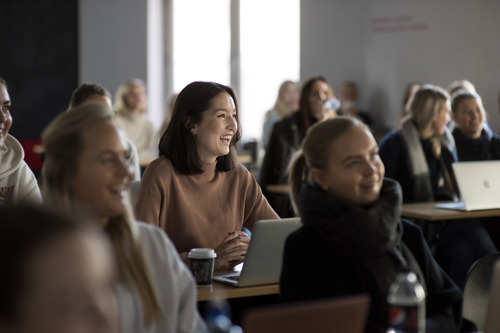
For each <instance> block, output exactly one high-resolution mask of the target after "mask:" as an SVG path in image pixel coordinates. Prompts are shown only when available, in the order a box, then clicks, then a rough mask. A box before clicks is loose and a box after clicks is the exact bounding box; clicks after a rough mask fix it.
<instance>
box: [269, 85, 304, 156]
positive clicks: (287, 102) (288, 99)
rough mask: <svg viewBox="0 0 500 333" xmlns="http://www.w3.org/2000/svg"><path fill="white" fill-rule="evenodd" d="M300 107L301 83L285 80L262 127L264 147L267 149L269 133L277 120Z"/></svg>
mask: <svg viewBox="0 0 500 333" xmlns="http://www.w3.org/2000/svg"><path fill="white" fill-rule="evenodd" d="M298 109H299V84H298V83H297V82H294V81H290V80H286V81H284V82H283V83H282V84H281V85H280V87H279V90H278V97H277V98H276V102H275V103H274V106H273V108H272V109H271V110H269V111H267V112H266V114H265V116H264V126H263V128H262V147H263V148H264V149H265V148H266V146H267V142H268V141H269V135H271V130H272V129H273V126H274V124H275V123H276V122H278V121H280V120H281V119H283V118H285V117H286V116H288V115H290V114H291V113H292V112H293V111H296V110H298Z"/></svg>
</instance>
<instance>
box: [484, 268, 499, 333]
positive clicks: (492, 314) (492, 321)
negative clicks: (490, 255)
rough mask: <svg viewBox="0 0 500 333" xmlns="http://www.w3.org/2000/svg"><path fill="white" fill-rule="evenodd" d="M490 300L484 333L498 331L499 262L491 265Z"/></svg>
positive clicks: (496, 332)
mask: <svg viewBox="0 0 500 333" xmlns="http://www.w3.org/2000/svg"><path fill="white" fill-rule="evenodd" d="M489 295H490V300H489V304H488V309H487V310H486V320H485V323H484V328H483V331H484V333H498V332H500V316H499V315H498V314H499V313H500V262H499V261H497V262H496V263H495V265H494V266H493V273H492V277H491V286H490V292H489Z"/></svg>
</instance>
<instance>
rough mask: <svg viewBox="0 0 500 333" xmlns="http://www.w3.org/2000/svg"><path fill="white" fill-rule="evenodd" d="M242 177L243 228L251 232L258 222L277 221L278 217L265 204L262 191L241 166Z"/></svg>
mask: <svg viewBox="0 0 500 333" xmlns="http://www.w3.org/2000/svg"><path fill="white" fill-rule="evenodd" d="M240 167H241V168H242V177H244V178H245V184H246V186H245V188H246V189H245V192H244V193H245V195H246V197H245V216H244V221H243V226H244V227H246V228H248V229H249V230H252V228H253V225H254V224H255V222H256V221H258V220H264V219H278V218H279V216H278V214H276V212H275V211H274V210H273V208H272V207H271V206H270V205H269V203H268V202H267V199H266V198H265V197H264V195H263V194H262V190H261V188H260V186H259V184H257V181H256V180H255V178H254V177H253V176H252V174H251V173H250V172H249V171H248V170H247V169H246V168H245V167H243V166H240Z"/></svg>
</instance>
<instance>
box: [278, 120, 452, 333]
mask: <svg viewBox="0 0 500 333" xmlns="http://www.w3.org/2000/svg"><path fill="white" fill-rule="evenodd" d="M290 184H291V186H292V198H293V203H294V205H295V207H296V208H297V210H298V212H299V213H300V216H301V217H302V223H303V224H304V226H303V227H302V228H300V229H299V230H297V231H296V232H294V233H292V234H291V235H290V236H289V237H288V239H287V241H286V245H285V250H284V259H283V268H282V273H281V295H282V297H283V299H284V300H285V301H298V300H306V299H315V298H324V297H334V296H342V295H350V294H359V293H367V294H369V295H370V296H371V301H372V306H371V310H370V315H369V319H368V323H367V326H366V330H365V331H366V332H385V331H386V330H387V329H388V304H387V295H388V290H389V287H390V285H391V283H392V282H393V281H394V280H395V278H396V276H397V275H398V274H399V273H401V272H404V271H408V270H410V271H413V272H415V274H416V275H417V276H418V279H419V281H420V283H421V284H422V285H423V287H424V289H425V292H426V319H427V320H426V326H427V329H426V332H440V333H443V332H457V331H458V327H459V325H460V318H461V316H460V301H461V294H460V291H459V289H458V288H457V286H456V285H455V284H454V283H453V282H452V281H451V280H450V278H449V277H448V276H447V275H446V274H445V273H444V272H443V271H442V270H441V268H440V267H439V265H438V264H437V263H436V262H435V261H434V259H433V257H432V254H431V252H430V250H429V248H428V246H427V244H426V242H425V240H424V239H423V236H422V233H421V231H420V229H419V228H418V227H417V226H416V225H414V224H412V223H410V222H403V221H402V220H401V219H400V212H401V205H402V195H401V188H400V186H399V184H398V183H396V182H395V181H392V180H389V179H385V178H384V165H383V163H382V161H381V159H380V157H379V155H378V146H377V143H376V141H375V139H374V138H373V136H372V134H371V132H370V130H369V129H368V127H366V125H364V124H363V123H361V122H360V121H358V120H356V119H354V118H350V117H337V118H335V119H331V120H327V121H324V122H322V123H319V124H316V125H314V126H313V127H311V128H310V130H309V132H308V134H307V135H306V137H305V139H304V142H303V144H302V150H301V151H300V152H299V153H297V154H296V156H295V158H294V160H293V161H292V163H291V165H290Z"/></svg>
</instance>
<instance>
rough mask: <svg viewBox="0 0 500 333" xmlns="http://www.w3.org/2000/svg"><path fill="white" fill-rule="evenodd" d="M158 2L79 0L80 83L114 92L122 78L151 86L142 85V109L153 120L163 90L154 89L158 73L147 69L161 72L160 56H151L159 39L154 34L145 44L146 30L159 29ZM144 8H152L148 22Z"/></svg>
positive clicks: (160, 109) (159, 109) (157, 85)
mask: <svg viewBox="0 0 500 333" xmlns="http://www.w3.org/2000/svg"><path fill="white" fill-rule="evenodd" d="M161 6H162V1H161V0H148V1H136V0H106V1H101V0H80V1H79V56H80V59H79V64H80V65H79V79H80V82H81V83H83V82H98V83H100V84H102V85H103V86H104V87H105V88H107V89H108V90H109V91H110V92H111V94H113V96H114V94H115V92H116V89H117V88H118V86H119V85H120V83H122V82H123V81H125V80H128V79H131V78H136V77H138V78H141V79H143V80H144V81H146V83H147V84H148V87H149V86H151V87H152V89H151V91H149V89H148V109H149V110H148V112H149V113H150V115H151V116H152V118H153V119H156V118H157V117H158V115H161V116H162V115H163V107H162V105H163V95H162V94H161V95H160V96H159V92H158V89H162V88H163V84H162V83H163V77H162V76H161V78H160V79H158V78H157V77H152V75H151V73H152V72H151V71H152V69H151V68H154V70H156V72H157V73H158V72H162V71H163V57H162V56H159V57H158V56H157V57H155V53H154V52H153V51H156V50H158V49H160V50H162V47H163V46H162V45H161V42H162V40H163V39H162V36H161V35H160V36H157V38H156V40H157V41H158V43H159V44H155V45H151V43H152V42H153V40H154V39H152V38H151V36H152V34H150V38H149V39H148V31H156V33H158V31H160V32H161V31H162V28H163V27H162V24H163V23H162V22H161V19H160V18H159V17H158V16H157V15H154V14H155V13H160V15H161V12H162V10H161ZM148 9H149V10H150V12H151V13H153V14H151V13H150V16H152V18H154V20H151V22H148V19H147V18H148ZM148 42H149V48H148ZM148 51H149V52H148ZM160 54H161V53H160ZM148 66H149V72H148ZM148 74H149V75H148ZM158 80H160V81H158ZM161 119H162V118H161Z"/></svg>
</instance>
